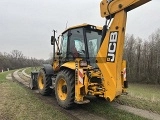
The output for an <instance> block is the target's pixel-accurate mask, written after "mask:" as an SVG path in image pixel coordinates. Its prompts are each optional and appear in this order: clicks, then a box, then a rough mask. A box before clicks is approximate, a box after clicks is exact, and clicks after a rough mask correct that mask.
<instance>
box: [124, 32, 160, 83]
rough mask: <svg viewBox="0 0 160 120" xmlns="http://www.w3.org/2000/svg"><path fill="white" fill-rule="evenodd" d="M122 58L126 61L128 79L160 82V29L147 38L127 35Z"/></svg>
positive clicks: (131, 80)
mask: <svg viewBox="0 0 160 120" xmlns="http://www.w3.org/2000/svg"><path fill="white" fill-rule="evenodd" d="M124 59H125V60H126V61H127V79H128V81H130V82H142V83H147V84H150V83H151V84H160V29H158V30H157V31H156V32H154V33H152V34H151V35H150V36H149V38H148V40H142V39H141V38H139V37H138V38H135V37H134V35H127V36H126V40H125V46H124Z"/></svg>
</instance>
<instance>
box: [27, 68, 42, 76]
mask: <svg viewBox="0 0 160 120" xmlns="http://www.w3.org/2000/svg"><path fill="white" fill-rule="evenodd" d="M40 68H41V67H29V68H27V69H26V70H25V73H26V74H28V75H31V72H32V71H39V70H40Z"/></svg>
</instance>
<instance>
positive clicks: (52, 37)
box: [51, 36, 56, 45]
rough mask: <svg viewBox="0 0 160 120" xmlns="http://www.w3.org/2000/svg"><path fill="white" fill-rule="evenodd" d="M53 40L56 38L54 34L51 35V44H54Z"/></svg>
mask: <svg viewBox="0 0 160 120" xmlns="http://www.w3.org/2000/svg"><path fill="white" fill-rule="evenodd" d="M55 41H56V38H55V37H54V36H51V45H55Z"/></svg>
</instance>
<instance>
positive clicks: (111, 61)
mask: <svg viewBox="0 0 160 120" xmlns="http://www.w3.org/2000/svg"><path fill="white" fill-rule="evenodd" d="M149 1H150V0H111V1H107V0H102V2H101V4H100V7H101V16H102V17H105V18H106V24H105V25H104V27H103V35H102V36H104V37H102V44H101V47H100V49H99V51H98V54H97V57H96V60H97V65H98V67H99V69H100V71H101V73H102V79H103V84H104V87H105V92H104V97H105V98H106V99H108V100H110V101H112V100H113V99H114V98H115V97H116V96H119V95H121V94H122V93H123V92H124V91H125V88H127V86H128V85H127V81H126V64H125V63H126V62H125V61H124V60H122V57H123V46H124V39H125V30H126V20H127V12H128V11H130V10H132V9H134V8H136V7H139V6H140V5H143V4H145V3H146V2H149ZM108 28H109V29H108Z"/></svg>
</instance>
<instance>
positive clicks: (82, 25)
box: [62, 23, 102, 34]
mask: <svg viewBox="0 0 160 120" xmlns="http://www.w3.org/2000/svg"><path fill="white" fill-rule="evenodd" d="M87 26H93V27H96V29H97V30H102V27H100V26H95V25H91V24H87V23H83V24H80V25H76V26H72V27H69V28H67V29H66V30H65V31H63V32H62V34H63V33H65V32H66V31H68V30H71V29H75V28H80V27H87Z"/></svg>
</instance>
